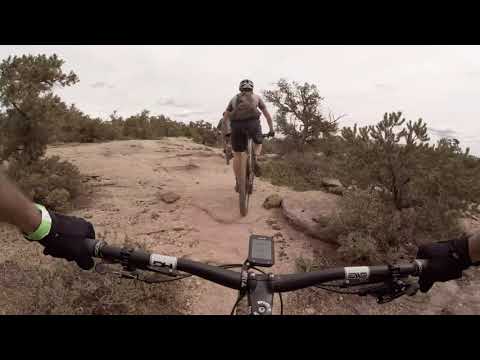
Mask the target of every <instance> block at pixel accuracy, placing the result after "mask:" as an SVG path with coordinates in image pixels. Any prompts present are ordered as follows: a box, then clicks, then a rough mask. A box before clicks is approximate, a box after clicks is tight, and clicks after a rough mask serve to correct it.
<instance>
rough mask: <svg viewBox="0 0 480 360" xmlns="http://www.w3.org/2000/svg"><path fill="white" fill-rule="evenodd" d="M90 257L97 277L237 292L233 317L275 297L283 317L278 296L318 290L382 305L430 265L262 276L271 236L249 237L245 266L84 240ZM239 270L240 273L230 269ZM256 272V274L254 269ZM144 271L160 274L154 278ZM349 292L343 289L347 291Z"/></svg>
mask: <svg viewBox="0 0 480 360" xmlns="http://www.w3.org/2000/svg"><path fill="white" fill-rule="evenodd" d="M87 242H88V248H89V252H90V254H91V256H93V257H96V258H101V259H103V260H104V262H101V263H97V264H96V266H95V270H96V271H97V272H99V273H101V274H106V273H109V272H110V273H115V274H116V275H119V276H120V277H122V278H128V279H133V280H138V281H144V282H147V283H150V284H155V283H162V282H167V281H175V280H181V279H185V278H186V277H189V276H199V277H201V278H203V279H206V280H209V281H212V282H214V283H216V284H219V285H222V286H225V287H228V288H230V289H234V290H237V291H238V297H237V301H236V302H235V304H234V305H233V309H232V311H231V315H234V314H235V313H236V309H237V306H238V304H239V302H240V301H241V300H242V299H243V298H244V297H245V296H247V299H248V313H249V314H251V315H272V314H273V297H274V294H275V293H278V295H279V298H280V314H281V315H282V314H283V300H282V296H281V295H282V293H284V292H289V291H295V290H300V289H304V288H308V287H317V288H320V289H323V290H327V291H333V292H336V293H342V294H352V295H359V296H366V295H370V296H374V297H376V299H377V303H379V304H383V303H386V302H389V301H392V300H394V299H397V298H399V297H400V296H403V295H409V296H413V295H415V294H416V293H417V291H418V289H419V286H418V282H417V281H415V280H412V278H411V277H412V276H413V277H415V276H420V274H421V273H422V271H424V270H425V269H426V268H427V266H428V261H426V260H418V259H417V260H414V261H413V262H411V263H406V264H399V265H378V266H349V267H336V268H327V269H323V270H317V271H311V272H305V273H294V274H285V275H277V274H272V273H266V272H265V271H264V270H262V269H261V267H263V268H266V267H271V266H272V265H273V264H274V242H273V238H272V237H268V236H261V235H251V237H250V241H249V253H248V258H247V260H245V262H244V263H243V264H226V265H219V266H214V265H209V264H204V263H200V262H196V261H193V260H188V259H184V258H177V257H174V256H166V255H160V254H154V253H148V252H145V251H143V250H135V249H133V248H129V247H116V246H110V245H108V244H107V243H106V242H104V241H98V240H92V239H87ZM109 264H121V265H122V267H123V268H122V270H120V271H108V270H106V267H108V265H109ZM231 268H240V269H241V270H240V272H238V271H232V270H229V269H231ZM252 270H255V271H252ZM144 272H147V273H153V274H154V275H159V276H160V277H161V278H160V279H158V278H154V277H153V278H152V277H148V276H145V275H143V274H144ZM345 289H347V290H345Z"/></svg>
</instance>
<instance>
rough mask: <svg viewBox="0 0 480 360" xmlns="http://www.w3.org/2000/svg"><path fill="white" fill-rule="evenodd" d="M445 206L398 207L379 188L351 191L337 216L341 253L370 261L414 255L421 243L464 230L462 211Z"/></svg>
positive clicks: (343, 201) (348, 257)
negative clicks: (460, 218) (462, 227)
mask: <svg viewBox="0 0 480 360" xmlns="http://www.w3.org/2000/svg"><path fill="white" fill-rule="evenodd" d="M444 210H445V209H443V208H441V207H440V206H438V204H437V205H435V204H430V206H427V207H423V206H422V207H414V208H408V209H401V210H398V209H396V207H395V206H394V204H393V203H392V202H391V201H388V200H386V199H385V198H384V197H383V196H382V194H381V193H379V192H378V191H375V190H370V191H367V190H357V191H347V192H346V193H345V194H344V197H343V198H342V199H341V200H340V202H339V211H338V216H337V218H336V221H337V222H338V226H339V228H340V229H341V230H340V231H341V235H340V236H339V238H338V242H339V243H340V248H339V253H340V254H342V255H343V256H344V257H345V258H346V259H348V260H352V261H363V262H367V263H373V262H378V261H383V260H395V259H398V257H400V256H401V255H403V254H404V253H408V254H409V255H414V251H415V249H416V248H417V245H419V244H421V243H424V242H430V241H433V240H436V241H440V240H445V239H449V238H452V237H454V236H457V235H459V234H460V232H461V228H460V225H459V222H458V214H456V213H455V212H447V211H444Z"/></svg>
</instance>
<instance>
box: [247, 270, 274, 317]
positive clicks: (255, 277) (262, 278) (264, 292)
mask: <svg viewBox="0 0 480 360" xmlns="http://www.w3.org/2000/svg"><path fill="white" fill-rule="evenodd" d="M272 278H273V274H256V273H254V272H250V273H249V274H248V304H249V305H250V314H251V315H272V309H273V290H272V289H271V286H270V282H271V280H272Z"/></svg>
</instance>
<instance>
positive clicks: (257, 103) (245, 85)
mask: <svg viewBox="0 0 480 360" xmlns="http://www.w3.org/2000/svg"><path fill="white" fill-rule="evenodd" d="M239 90H240V93H238V94H237V95H235V96H234V97H233V98H232V99H231V100H230V102H229V103H228V106H227V109H226V111H225V115H224V120H227V119H229V120H230V127H231V144H232V149H233V151H234V160H233V169H234V172H235V178H236V179H237V183H238V177H239V175H240V166H241V164H240V155H241V154H242V153H245V151H246V150H247V144H248V137H249V136H250V137H251V138H252V140H253V143H254V153H255V155H259V154H260V152H261V145H262V142H263V136H262V128H261V125H260V115H261V113H263V114H264V115H265V118H266V120H267V122H268V126H269V128H270V133H271V134H273V123H272V117H271V115H270V113H269V112H268V110H267V107H266V106H265V103H264V101H263V99H262V98H261V97H260V96H259V95H257V94H255V93H254V92H253V82H252V81H251V80H242V81H241V82H240V86H239ZM256 172H257V175H258V172H259V168H258V166H257V171H256ZM236 188H238V187H237V186H236Z"/></svg>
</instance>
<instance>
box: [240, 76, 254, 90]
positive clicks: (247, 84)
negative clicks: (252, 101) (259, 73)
mask: <svg viewBox="0 0 480 360" xmlns="http://www.w3.org/2000/svg"><path fill="white" fill-rule="evenodd" d="M238 88H239V89H240V91H252V90H253V81H252V80H248V79H245V80H242V81H240V86H239V87H238Z"/></svg>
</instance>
